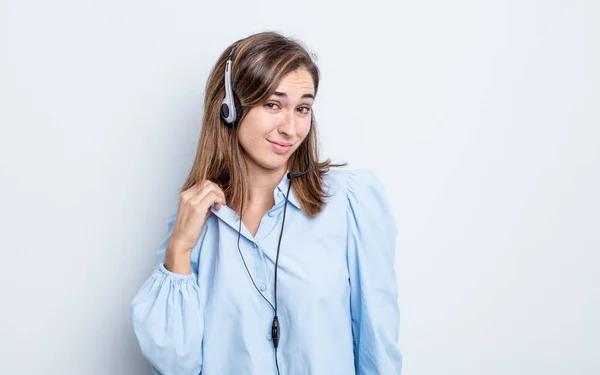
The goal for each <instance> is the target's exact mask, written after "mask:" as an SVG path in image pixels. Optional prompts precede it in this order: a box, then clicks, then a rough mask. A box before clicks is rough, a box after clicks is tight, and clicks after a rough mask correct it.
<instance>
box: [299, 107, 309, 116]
mask: <svg viewBox="0 0 600 375" xmlns="http://www.w3.org/2000/svg"><path fill="white" fill-rule="evenodd" d="M298 110H299V111H300V113H302V114H303V115H307V114H309V113H310V110H311V108H310V107H300V108H298Z"/></svg>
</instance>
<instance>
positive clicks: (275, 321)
mask: <svg viewBox="0 0 600 375" xmlns="http://www.w3.org/2000/svg"><path fill="white" fill-rule="evenodd" d="M311 130H312V115H311V121H310V128H309V133H310V131H311ZM234 135H236V132H234V134H233V135H232V136H231V145H232V148H233V150H234V152H235V157H236V163H237V165H238V170H239V172H240V181H241V186H242V199H241V204H240V224H239V228H238V240H237V248H238V252H239V253H240V257H241V258H242V262H243V263H244V267H245V268H246V272H247V273H248V276H250V280H251V281H252V285H254V289H256V291H257V292H258V293H259V294H260V295H261V297H262V298H263V299H264V300H265V301H267V303H268V304H269V305H270V306H271V308H272V309H273V311H274V312H275V316H274V317H273V325H272V327H271V335H272V340H273V347H274V349H275V367H276V368H277V375H280V372H279V361H278V358H277V348H278V346H279V333H280V327H279V318H278V316H277V270H278V268H279V267H278V264H279V250H280V248H281V239H282V237H283V229H284V225H285V215H286V212H287V206H288V201H289V196H290V190H291V188H292V180H293V179H294V178H296V177H300V176H303V175H305V174H306V173H308V169H309V168H310V149H309V147H308V142H309V140H308V139H307V140H306V151H307V157H308V166H307V169H306V171H304V172H293V171H294V167H295V166H296V159H297V157H298V151H296V152H295V153H294V161H293V162H292V168H291V172H290V173H288V174H287V176H286V178H288V179H289V183H288V188H287V193H286V195H285V203H284V206H283V218H282V221H281V231H280V232H279V241H278V242H277V255H276V257H275V280H274V284H275V286H274V291H273V292H274V296H275V306H273V304H272V303H271V302H270V301H269V300H268V299H267V297H265V295H264V294H262V292H261V291H260V290H259V289H258V287H257V286H256V283H255V282H254V278H253V277H252V274H251V273H250V270H249V269H248V265H247V264H246V260H245V259H244V255H243V254H242V250H241V248H240V238H241V236H242V218H243V207H244V179H243V176H242V175H241V165H240V160H239V154H238V150H237V147H235V143H234V140H235V138H234ZM307 138H308V137H307Z"/></svg>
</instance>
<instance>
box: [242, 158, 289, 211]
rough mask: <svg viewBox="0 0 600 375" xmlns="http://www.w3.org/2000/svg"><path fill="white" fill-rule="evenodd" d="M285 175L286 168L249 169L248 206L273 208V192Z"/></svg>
mask: <svg viewBox="0 0 600 375" xmlns="http://www.w3.org/2000/svg"><path fill="white" fill-rule="evenodd" d="M249 167H250V166H249ZM285 173H287V169H286V168H285V167H283V168H280V169H276V170H265V169H262V168H260V169H259V168H252V167H250V168H248V193H249V197H248V204H249V205H251V206H254V207H269V208H270V207H272V206H273V205H274V204H275V201H274V200H273V190H275V188H276V187H277V185H278V184H279V182H280V181H281V179H282V178H283V176H284V174H285Z"/></svg>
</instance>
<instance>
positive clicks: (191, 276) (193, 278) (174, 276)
mask: <svg viewBox="0 0 600 375" xmlns="http://www.w3.org/2000/svg"><path fill="white" fill-rule="evenodd" d="M156 272H159V273H162V274H163V275H164V276H166V277H168V278H170V279H172V280H174V281H175V280H177V281H182V282H193V283H194V284H195V283H196V275H194V273H191V274H189V275H184V274H181V273H175V272H171V271H169V270H168V269H166V268H165V264H164V263H160V264H159V265H158V269H157V270H156Z"/></svg>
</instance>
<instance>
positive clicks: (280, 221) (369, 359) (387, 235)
mask: <svg viewBox="0 0 600 375" xmlns="http://www.w3.org/2000/svg"><path fill="white" fill-rule="evenodd" d="M318 87H319V70H318V68H317V66H316V65H315V63H314V61H313V60H312V58H311V55H309V53H308V52H307V51H306V50H305V49H304V48H303V47H302V46H301V45H300V44H299V43H297V42H295V41H293V40H290V39H288V38H285V37H283V36H282V35H280V34H277V33H272V32H265V33H259V34H255V35H251V36H250V37H248V38H245V39H243V40H240V41H237V42H235V43H234V44H233V45H231V46H229V47H228V48H227V49H226V50H225V51H224V52H223V54H222V55H221V56H220V57H219V59H218V61H217V63H216V65H215V67H214V68H213V70H212V72H211V74H210V76H209V78H208V82H207V86H206V93H205V94H206V97H205V101H204V117H203V120H202V131H201V134H200V141H199V147H198V152H197V154H196V159H195V161H194V165H193V167H192V170H191V172H190V174H189V177H188V178H187V181H186V182H185V184H184V185H183V187H182V189H181V194H180V202H179V207H178V210H177V212H176V213H174V214H173V215H171V217H169V219H168V234H167V236H166V238H165V239H164V241H163V242H162V244H161V245H160V247H159V250H158V254H157V260H156V264H157V266H156V269H155V270H154V272H153V273H152V275H151V276H150V277H149V279H148V280H147V281H146V283H145V284H144V285H143V286H142V287H141V289H140V291H139V292H138V294H137V296H136V297H135V298H134V300H133V302H132V318H133V327H134V331H135V334H136V336H137V338H138V341H139V344H140V347H141V349H142V352H143V354H144V355H145V356H146V358H148V360H149V361H150V363H151V364H152V367H153V369H154V372H155V373H160V374H163V375H171V374H177V375H188V374H189V375H192V374H193V375H198V374H200V373H202V375H227V374H235V375H238V374H256V375H265V374H285V375H307V374H312V375H332V374H343V375H348V374H364V375H366V374H382V375H391V374H400V370H401V364H402V357H401V354H400V351H399V350H398V344H397V341H398V314H399V313H398V302H397V298H398V296H397V286H396V275H395V271H394V250H395V241H396V224H395V221H394V217H393V215H392V212H391V210H390V207H389V205H388V203H387V200H386V195H385V192H384V189H383V187H382V185H381V183H380V182H379V180H378V179H377V178H376V177H375V176H374V175H373V174H372V173H370V172H368V171H364V170H360V171H359V170H350V171H349V170H341V169H337V170H336V169H330V168H331V167H340V166H343V165H334V164H332V163H331V162H330V160H327V161H324V162H319V159H318V153H317V144H318V142H317V131H316V121H315V119H314V116H313V114H312V105H313V102H314V99H315V97H316V94H317V90H318ZM288 172H291V173H288ZM288 202H289V203H288ZM286 216H287V217H286ZM240 217H241V218H242V220H240V219H239V218H240ZM286 222H287V226H286V225H285V223H286ZM284 228H285V231H284Z"/></svg>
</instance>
